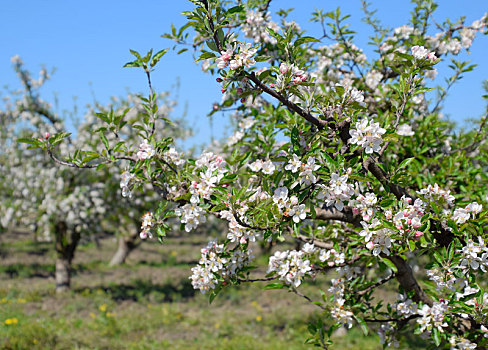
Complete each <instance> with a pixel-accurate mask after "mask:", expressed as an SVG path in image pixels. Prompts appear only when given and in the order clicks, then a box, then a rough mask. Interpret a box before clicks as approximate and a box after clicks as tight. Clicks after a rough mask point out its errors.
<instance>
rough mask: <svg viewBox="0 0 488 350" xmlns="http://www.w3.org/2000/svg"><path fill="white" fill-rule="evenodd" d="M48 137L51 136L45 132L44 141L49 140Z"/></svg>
mask: <svg viewBox="0 0 488 350" xmlns="http://www.w3.org/2000/svg"><path fill="white" fill-rule="evenodd" d="M49 136H51V135H49V133H48V132H46V133H45V134H44V138H45V139H46V140H47V139H48V138H49Z"/></svg>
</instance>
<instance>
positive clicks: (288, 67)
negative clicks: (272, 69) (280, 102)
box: [269, 62, 308, 91]
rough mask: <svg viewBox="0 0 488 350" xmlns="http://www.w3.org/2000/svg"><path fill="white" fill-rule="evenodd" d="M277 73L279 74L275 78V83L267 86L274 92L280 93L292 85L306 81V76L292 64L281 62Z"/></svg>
mask: <svg viewBox="0 0 488 350" xmlns="http://www.w3.org/2000/svg"><path fill="white" fill-rule="evenodd" d="M278 71H279V72H280V74H278V76H277V77H276V82H275V83H271V84H269V86H270V87H271V88H272V89H275V90H276V91H282V90H284V89H285V88H287V87H290V86H291V85H293V84H300V83H303V82H305V81H306V80H307V79H308V74H307V73H306V72H305V71H304V70H302V69H300V68H298V67H297V66H295V65H294V64H288V63H285V62H282V63H281V64H280V67H279V69H278Z"/></svg>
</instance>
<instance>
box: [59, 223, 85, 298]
mask: <svg viewBox="0 0 488 350" xmlns="http://www.w3.org/2000/svg"><path fill="white" fill-rule="evenodd" d="M79 241H80V234H79V233H78V232H71V234H69V232H68V227H67V225H66V223H65V222H58V223H57V224H56V226H55V247H56V253H57V258H56V272H55V280H56V292H57V293H61V292H64V291H66V290H68V289H69V288H70V286H71V272H72V267H71V262H72V261H73V258H74V257H75V250H76V247H77V246H78V242H79Z"/></svg>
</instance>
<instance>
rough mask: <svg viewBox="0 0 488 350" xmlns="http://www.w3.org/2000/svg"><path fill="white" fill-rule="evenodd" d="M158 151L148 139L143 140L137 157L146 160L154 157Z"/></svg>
mask: <svg viewBox="0 0 488 350" xmlns="http://www.w3.org/2000/svg"><path fill="white" fill-rule="evenodd" d="M155 153H156V151H155V150H154V148H153V147H152V146H151V145H150V144H149V143H148V141H147V140H144V141H142V143H141V144H140V145H139V151H138V152H137V159H139V160H146V159H150V158H152V156H154V154H155Z"/></svg>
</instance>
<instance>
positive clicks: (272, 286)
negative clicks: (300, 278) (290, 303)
mask: <svg viewBox="0 0 488 350" xmlns="http://www.w3.org/2000/svg"><path fill="white" fill-rule="evenodd" d="M283 288H285V285H284V284H283V283H270V284H268V285H266V286H264V288H263V289H265V290H268V289H283Z"/></svg>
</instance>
